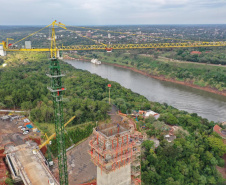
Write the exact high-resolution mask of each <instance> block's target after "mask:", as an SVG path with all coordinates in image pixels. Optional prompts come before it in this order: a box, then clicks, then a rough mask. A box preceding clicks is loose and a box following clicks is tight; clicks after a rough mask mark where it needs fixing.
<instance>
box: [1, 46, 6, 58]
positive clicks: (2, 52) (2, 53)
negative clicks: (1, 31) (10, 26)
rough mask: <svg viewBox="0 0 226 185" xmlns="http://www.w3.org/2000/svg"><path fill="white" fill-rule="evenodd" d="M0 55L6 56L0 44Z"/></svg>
mask: <svg viewBox="0 0 226 185" xmlns="http://www.w3.org/2000/svg"><path fill="white" fill-rule="evenodd" d="M0 56H6V51H4V50H3V46H0Z"/></svg>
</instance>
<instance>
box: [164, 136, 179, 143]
mask: <svg viewBox="0 0 226 185" xmlns="http://www.w3.org/2000/svg"><path fill="white" fill-rule="evenodd" d="M164 138H165V139H166V140H167V141H168V142H169V143H171V142H172V141H173V140H174V139H176V138H177V137H176V136H175V135H169V134H167V135H165V136H164Z"/></svg>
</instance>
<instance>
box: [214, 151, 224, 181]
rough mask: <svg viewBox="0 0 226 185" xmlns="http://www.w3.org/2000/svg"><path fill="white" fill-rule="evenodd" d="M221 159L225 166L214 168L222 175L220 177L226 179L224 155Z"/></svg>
mask: <svg viewBox="0 0 226 185" xmlns="http://www.w3.org/2000/svg"><path fill="white" fill-rule="evenodd" d="M223 159H224V162H225V166H224V167H223V168H222V167H219V166H216V168H217V170H218V171H219V172H220V173H221V174H222V176H223V177H224V178H225V179H226V154H224V156H223Z"/></svg>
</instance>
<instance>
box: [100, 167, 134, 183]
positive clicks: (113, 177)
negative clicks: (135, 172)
mask: <svg viewBox="0 0 226 185" xmlns="http://www.w3.org/2000/svg"><path fill="white" fill-rule="evenodd" d="M97 185H131V166H130V164H127V165H126V166H122V167H121V168H119V169H116V170H115V171H112V172H110V173H108V174H107V173H105V172H104V171H102V172H101V169H100V168H99V167H98V166H97Z"/></svg>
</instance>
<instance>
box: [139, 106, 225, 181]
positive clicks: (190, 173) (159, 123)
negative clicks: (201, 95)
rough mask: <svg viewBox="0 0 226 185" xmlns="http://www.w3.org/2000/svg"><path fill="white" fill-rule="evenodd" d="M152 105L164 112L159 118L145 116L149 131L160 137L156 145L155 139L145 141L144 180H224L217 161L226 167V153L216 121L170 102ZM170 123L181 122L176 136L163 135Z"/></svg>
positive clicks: (151, 134) (150, 133)
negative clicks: (225, 156) (217, 133)
mask: <svg viewBox="0 0 226 185" xmlns="http://www.w3.org/2000/svg"><path fill="white" fill-rule="evenodd" d="M151 109H153V110H155V111H158V112H160V113H161V116H160V118H159V120H155V119H152V118H149V119H146V120H145V125H146V130H145V131H146V133H147V134H148V135H149V136H150V137H155V138H158V139H159V140H160V146H159V147H158V148H157V149H155V148H154V147H153V144H154V143H153V142H152V141H149V140H147V141H145V142H144V143H143V150H144V153H143V156H142V180H143V182H144V184H166V185H181V184H189V185H192V184H194V185H195V184H199V185H201V184H203V185H204V184H221V182H222V184H224V183H223V182H224V180H223V179H222V178H221V176H220V175H219V174H218V172H217V170H216V167H215V166H216V165H218V166H221V167H224V164H225V162H224V160H223V159H222V158H221V156H223V155H224V154H225V153H226V146H225V144H224V143H223V141H222V139H221V138H220V137H219V136H217V135H216V134H214V133H213V132H212V128H213V125H214V122H209V121H208V120H207V119H202V118H201V117H199V116H197V114H188V113H187V112H185V111H180V110H178V109H175V108H173V107H171V106H168V105H167V104H163V105H161V104H158V105H157V104H156V103H155V105H153V104H152V103H151ZM168 125H177V126H179V127H180V126H181V129H180V130H178V131H177V132H176V136H177V138H176V139H175V140H174V142H172V143H169V142H167V141H166V140H165V139H164V133H167V132H166V131H165V130H167V129H166V128H167V126H168Z"/></svg>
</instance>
